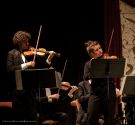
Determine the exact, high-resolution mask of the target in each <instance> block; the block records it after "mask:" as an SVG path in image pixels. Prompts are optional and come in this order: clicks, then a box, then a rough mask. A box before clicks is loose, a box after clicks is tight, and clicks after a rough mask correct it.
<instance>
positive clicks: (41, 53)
mask: <svg viewBox="0 0 135 125" xmlns="http://www.w3.org/2000/svg"><path fill="white" fill-rule="evenodd" d="M47 53H49V52H48V51H46V49H45V48H38V49H35V48H33V47H32V48H30V50H27V51H24V52H23V54H24V56H32V55H35V54H36V55H38V56H41V57H43V56H45V55H46V54H47Z"/></svg>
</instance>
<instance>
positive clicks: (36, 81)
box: [15, 68, 56, 117]
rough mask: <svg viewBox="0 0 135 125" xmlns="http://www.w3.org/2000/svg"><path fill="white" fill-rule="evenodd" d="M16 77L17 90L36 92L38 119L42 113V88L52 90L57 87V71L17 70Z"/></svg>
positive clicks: (46, 69)
mask: <svg viewBox="0 0 135 125" xmlns="http://www.w3.org/2000/svg"><path fill="white" fill-rule="evenodd" d="M15 76H16V87H17V88H16V89H17V90H28V91H29V90H32V89H33V90H35V89H36V91H37V93H36V94H35V95H36V97H35V99H36V100H37V101H38V104H39V107H38V108H39V112H37V114H38V117H40V113H41V92H40V89H41V88H52V87H56V77H55V70H54V69H53V68H51V69H48V68H45V69H27V70H17V71H16V72H15Z"/></svg>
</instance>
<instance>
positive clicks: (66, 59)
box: [58, 59, 67, 94]
mask: <svg viewBox="0 0 135 125" xmlns="http://www.w3.org/2000/svg"><path fill="white" fill-rule="evenodd" d="M66 65H67V59H66V61H65V64H64V68H63V71H62V75H61V82H62V81H63V77H64V73H65V69H66ZM59 92H60V87H59V89H58V94H59Z"/></svg>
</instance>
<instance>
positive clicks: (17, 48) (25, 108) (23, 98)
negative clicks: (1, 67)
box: [7, 31, 55, 121]
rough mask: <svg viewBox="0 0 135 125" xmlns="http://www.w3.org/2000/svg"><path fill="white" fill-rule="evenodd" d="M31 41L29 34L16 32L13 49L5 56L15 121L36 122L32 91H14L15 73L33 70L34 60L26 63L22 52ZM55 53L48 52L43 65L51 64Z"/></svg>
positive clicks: (33, 93)
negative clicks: (13, 102)
mask: <svg viewBox="0 0 135 125" xmlns="http://www.w3.org/2000/svg"><path fill="white" fill-rule="evenodd" d="M30 40H31V34H30V33H28V32H26V31H17V32H16V33H15V34H14V36H13V44H14V48H13V49H12V50H10V51H9V52H8V54H7V71H8V75H9V77H8V80H9V88H10V92H11V94H12V96H13V100H14V101H15V104H16V106H15V108H14V109H15V114H16V116H15V119H16V120H32V121H36V120H37V114H36V113H37V112H36V99H35V91H34V90H30V91H29V90H18V91H17V90H16V91H15V89H16V82H15V76H14V75H15V71H16V70H25V69H28V68H35V66H36V63H35V60H34V61H33V60H30V61H28V60H27V59H26V56H25V55H24V51H26V50H29V48H30V45H29V41H30ZM54 55H55V52H54V51H50V52H49V55H48V57H47V59H46V61H44V64H46V65H48V67H49V66H50V64H51V60H52V58H53V57H54Z"/></svg>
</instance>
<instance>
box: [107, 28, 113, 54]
mask: <svg viewBox="0 0 135 125" xmlns="http://www.w3.org/2000/svg"><path fill="white" fill-rule="evenodd" d="M113 33H114V28H113V29H112V34H111V37H110V41H109V46H108V50H107V52H108V53H109V50H110V46H111V42H112V37H113Z"/></svg>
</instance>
